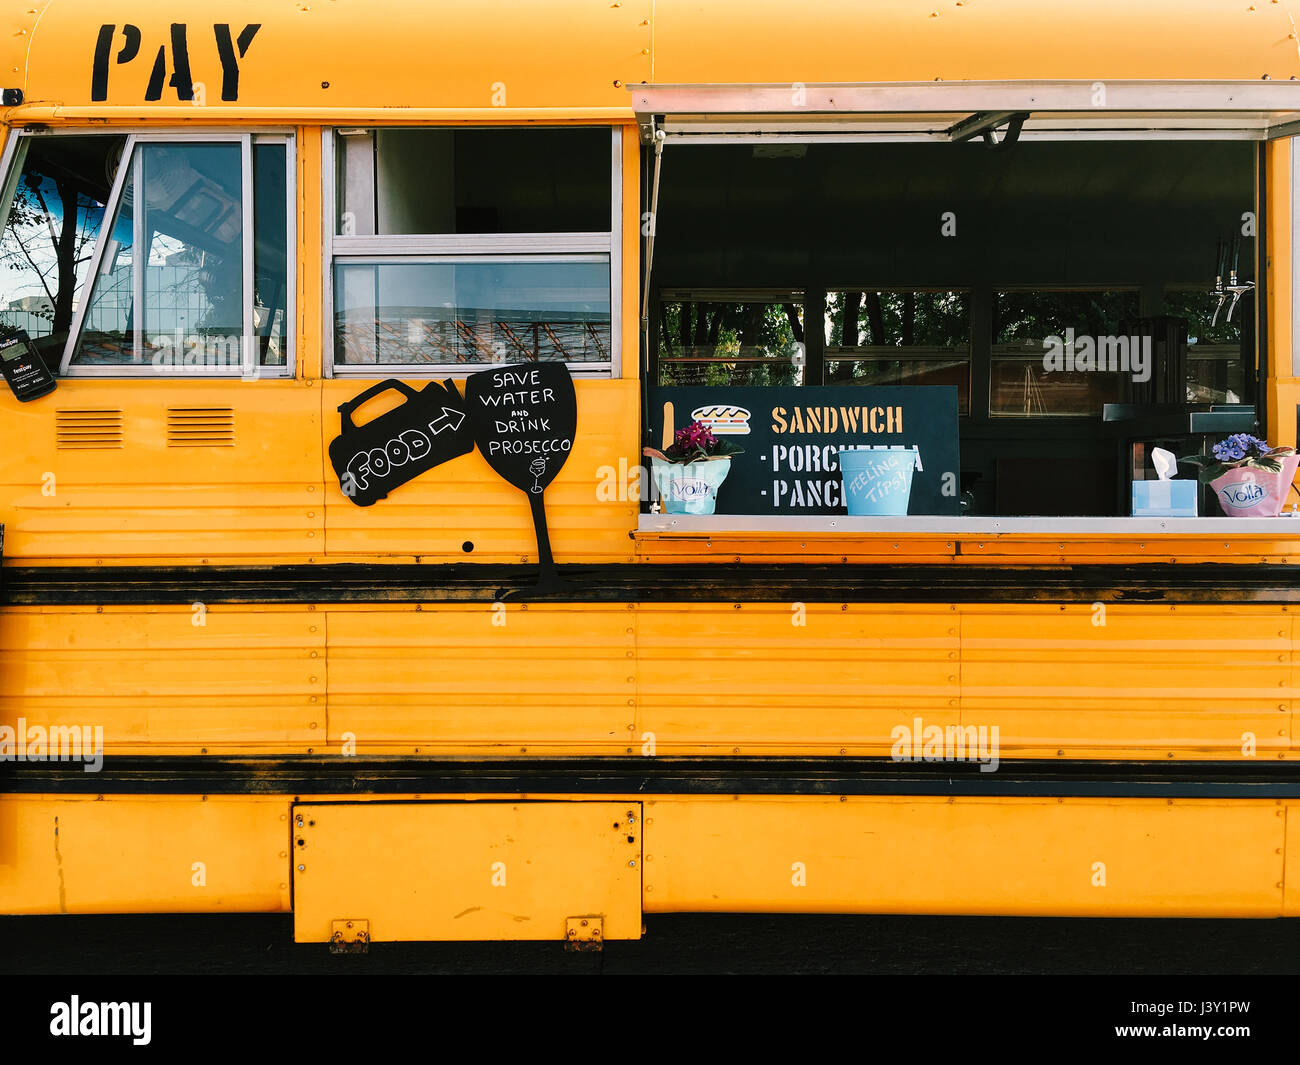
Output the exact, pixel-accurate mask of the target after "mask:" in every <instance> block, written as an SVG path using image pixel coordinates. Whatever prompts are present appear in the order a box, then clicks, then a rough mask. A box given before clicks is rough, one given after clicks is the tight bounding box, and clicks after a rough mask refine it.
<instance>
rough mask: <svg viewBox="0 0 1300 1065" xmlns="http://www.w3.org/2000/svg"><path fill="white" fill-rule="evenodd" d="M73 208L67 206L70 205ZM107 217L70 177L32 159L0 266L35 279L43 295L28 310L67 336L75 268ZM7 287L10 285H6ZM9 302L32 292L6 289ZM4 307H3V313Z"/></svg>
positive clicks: (1, 241)
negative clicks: (8, 290) (103, 217)
mask: <svg viewBox="0 0 1300 1065" xmlns="http://www.w3.org/2000/svg"><path fill="white" fill-rule="evenodd" d="M69 207H70V208H71V209H68V208H69ZM102 216H103V206H102V205H101V204H100V203H98V202H96V201H95V200H94V199H93V198H91V197H90V196H87V195H85V194H84V193H81V192H79V191H77V189H76V188H75V186H74V185H73V183H72V181H71V179H70V178H69V177H67V176H66V174H63V173H62V172H61V171H58V170H56V169H55V168H49V172H48V173H47V172H46V168H45V167H44V166H42V165H40V164H39V161H37V162H36V163H33V162H32V161H30V160H29V163H28V165H27V167H26V168H25V171H24V173H23V176H22V179H21V180H20V181H19V182H18V187H17V189H16V190H15V193H14V201H13V207H12V208H11V210H10V212H9V223H8V225H7V226H6V227H5V231H4V235H3V237H0V266H3V268H4V269H5V270H6V271H13V272H16V273H19V274H21V275H23V276H22V277H21V278H16V279H15V280H17V281H20V282H22V281H25V282H27V283H28V284H30V283H31V281H32V280H33V279H34V280H35V282H36V283H37V285H38V286H39V288H40V292H41V293H43V294H44V299H43V300H39V301H37V302H36V303H35V304H33V305H31V306H29V307H28V308H27V310H28V313H30V314H32V315H33V316H35V317H37V318H41V319H44V320H45V321H47V322H49V323H50V332H51V333H53V334H66V333H67V331H68V329H69V328H70V327H71V325H72V313H73V300H74V297H75V295H76V289H77V267H78V266H80V265H81V264H83V263H85V262H87V261H88V260H89V258H90V256H91V254H92V252H93V250H94V247H93V245H94V241H95V237H96V235H97V233H98V230H99V223H100V220H101V218H102ZM6 287H7V286H6ZM4 294H5V295H6V296H8V297H9V298H8V299H6V300H5V303H6V304H7V303H10V302H16V301H17V300H18V299H22V298H23V297H25V296H26V297H32V296H37V295H38V293H37V292H35V291H32V292H21V291H17V292H5V293H4ZM5 309H6V308H5V307H3V306H0V311H4V310H5Z"/></svg>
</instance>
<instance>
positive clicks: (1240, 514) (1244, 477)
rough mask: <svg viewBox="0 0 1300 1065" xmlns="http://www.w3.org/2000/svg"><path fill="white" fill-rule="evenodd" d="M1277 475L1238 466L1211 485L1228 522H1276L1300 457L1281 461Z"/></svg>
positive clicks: (1292, 456)
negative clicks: (1244, 519)
mask: <svg viewBox="0 0 1300 1065" xmlns="http://www.w3.org/2000/svg"><path fill="white" fill-rule="evenodd" d="M1280 461H1281V463H1282V469H1281V472H1279V473H1269V472H1268V471H1267V470H1258V469H1255V468H1253V467H1251V466H1238V467H1237V468H1236V469H1233V470H1229V471H1228V472H1227V473H1225V474H1224V475H1223V476H1222V477H1216V478H1215V479H1214V480H1212V481H1211V482H1210V487H1211V488H1213V489H1214V495H1215V498H1217V499H1218V501H1219V506H1220V507H1222V508H1223V513H1224V514H1226V515H1228V517H1230V518H1276V517H1277V516H1278V514H1280V513H1281V511H1282V506H1283V504H1285V503H1286V497H1287V493H1289V492H1290V491H1291V481H1292V479H1293V478H1294V477H1295V472H1296V467H1297V466H1298V465H1300V455H1286V456H1283V457H1282V458H1281V460H1280Z"/></svg>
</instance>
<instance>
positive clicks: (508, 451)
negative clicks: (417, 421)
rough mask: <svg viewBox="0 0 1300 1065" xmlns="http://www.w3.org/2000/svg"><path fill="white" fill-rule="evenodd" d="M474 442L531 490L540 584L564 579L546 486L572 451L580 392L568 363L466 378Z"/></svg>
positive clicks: (518, 485) (494, 463) (501, 369)
mask: <svg viewBox="0 0 1300 1065" xmlns="http://www.w3.org/2000/svg"><path fill="white" fill-rule="evenodd" d="M465 402H466V403H467V404H468V407H469V424H470V429H471V431H472V432H473V434H474V442H475V443H476V444H478V449H479V451H480V452H482V454H483V457H484V458H485V459H487V462H488V465H489V466H491V467H492V468H493V469H494V470H496V472H497V473H498V474H500V475H501V477H503V478H504V479H505V480H507V481H509V482H510V483H511V484H512V485H514V486H515V487H516V488H518V489H519V490H520V491H521V492H524V493H525V494H526V495H527V496H528V504H529V506H530V507H531V508H532V513H533V527H534V528H535V530H536V532H537V557H538V560H539V562H540V563H541V577H540V579H539V581H538V587H542V586H548V587H555V586H558V585H559V584H560V580H559V577H558V576H557V574H556V570H555V559H554V558H553V557H552V555H551V541H550V537H549V536H548V535H547V531H546V508H545V506H544V504H543V496H544V493H545V492H546V486H547V485H548V484H550V483H551V482H552V481H553V480H555V475H556V474H557V473H559V472H560V467H561V466H563V465H564V463H565V460H566V459H567V458H568V457H569V450H570V448H572V447H573V438H574V435H575V434H576V432H577V428H578V397H577V395H576V394H575V392H574V389H573V378H572V377H570V376H569V369H568V367H567V366H565V365H564V364H563V363H558V362H539V363H524V364H523V365H519V366H501V367H496V368H493V369H491V370H484V371H483V372H482V373H476V374H473V375H472V376H470V377H468V378H466V379H465Z"/></svg>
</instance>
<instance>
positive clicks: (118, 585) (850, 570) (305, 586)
mask: <svg viewBox="0 0 1300 1065" xmlns="http://www.w3.org/2000/svg"><path fill="white" fill-rule="evenodd" d="M1298 528H1300V526H1298ZM559 569H560V575H561V577H562V578H563V580H564V581H565V582H566V584H565V586H564V587H562V588H560V589H559V590H555V591H548V592H546V593H544V594H538V593H537V592H536V591H534V589H533V588H532V584H533V583H534V582H535V581H536V576H537V570H536V568H535V567H532V566H527V565H511V566H503V565H471V564H465V563H446V564H434V565H419V564H407V563H399V564H393V565H383V564H338V563H335V564H328V565H319V566H314V565H313V566H308V565H285V566H188V567H187V566H163V567H159V566H112V567H109V566H93V567H92V566H13V565H6V566H3V567H0V605H4V606H57V605H91V606H95V605H156V606H163V605H177V604H185V605H188V604H190V603H195V602H202V603H207V604H216V603H227V604H230V603H259V604H265V603H270V604H274V603H356V602H376V603H436V602H492V601H494V600H500V599H507V600H512V601H513V600H517V601H529V602H554V603H600V602H620V603H622V602H642V603H671V602H710V601H714V602H753V603H790V602H805V603H950V602H951V603H1038V602H1046V603H1095V602H1103V603H1203V604H1215V603H1260V604H1290V603H1300V572H1297V569H1296V568H1293V567H1290V566H1287V565H1279V564H1274V565H1268V564H1265V565H1258V564H1249V563H1204V564H1203V563H1192V564H1173V563H1163V564H1159V563H1155V562H1152V563H1151V564H1148V565H1144V566H1117V565H1105V564H1097V565H1092V564H1088V565H1077V566H1068V565H1067V566H1025V565H1006V566H988V565H979V566H974V565H971V566H968V565H964V564H954V563H952V562H937V563H932V564H923V565H915V564H913V565H899V564H875V565H863V564H853V565H850V564H844V565H839V566H830V565H822V564H816V565H812V564H809V565H804V564H790V565H774V564H769V563H730V562H728V563H707V564H645V565H642V564H636V563H627V564H614V565H600V566H583V565H565V566H560V567H559Z"/></svg>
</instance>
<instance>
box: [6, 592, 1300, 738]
mask: <svg viewBox="0 0 1300 1065" xmlns="http://www.w3.org/2000/svg"><path fill="white" fill-rule="evenodd" d="M196 621H201V622H202V624H201V625H197V624H195V622H196ZM1298 637H1300V632H1298V631H1297V626H1296V620H1295V616H1294V614H1293V613H1292V612H1290V611H1289V610H1288V609H1287V608H1284V607H1249V606H1242V607H1234V608H1227V607H1222V608H1220V607H1204V606H1176V607H1169V606H1152V605H1132V606H1129V605H1110V606H1106V607H1104V608H1101V607H1100V604H1098V605H1097V606H1093V605H1090V604H1077V605H1072V606H1070V607H1068V608H1062V607H1059V606H1052V605H1039V606H1035V605H1017V606H1006V607H995V606H976V605H957V604H935V605H908V606H896V605H887V604H886V605H867V604H856V603H849V604H818V603H809V604H802V603H790V604H742V605H741V606H740V607H739V608H737V607H736V605H735V604H729V603H696V604H673V605H667V604H631V605H629V604H622V603H612V604H611V603H603V604H602V603H590V604H573V605H559V604H539V603H534V604H520V603H501V604H493V603H447V604H437V605H434V604H424V605H421V606H419V607H417V606H413V605H386V606H371V605H362V604H354V605H332V606H329V607H324V606H320V607H316V608H312V607H311V606H310V605H307V606H289V607H266V606H263V607H258V606H213V607H208V608H203V607H202V606H201V605H199V606H194V607H189V608H185V607H168V608H144V607H130V608H127V607H116V608H113V607H110V608H104V609H103V611H102V612H100V611H98V610H97V609H96V608H94V607H78V608H57V607H39V608H38V607H23V608H11V609H8V610H6V611H4V612H3V613H0V671H3V674H4V676H5V677H6V681H7V683H6V686H5V688H4V690H3V691H0V724H9V725H14V724H16V723H17V721H18V719H19V718H23V719H25V720H26V722H27V723H28V725H29V726H37V725H39V726H41V727H45V728H48V727H50V726H53V725H79V726H95V725H100V726H102V727H103V729H104V743H105V749H106V750H107V751H108V753H109V755H110V756H111V755H113V754H125V753H190V754H198V753H210V754H218V753H220V754H240V753H250V754H256V753H290V752H298V753H307V752H312V753H315V754H320V753H337V754H360V755H368V754H415V753H419V754H421V755H425V756H434V755H470V756H473V755H485V754H492V755H501V754H509V755H512V756H518V757H534V756H544V755H565V754H601V755H627V756H633V757H642V756H644V755H647V754H660V755H669V754H674V755H684V754H712V755H718V754H722V755H726V754H743V755H764V754H767V755H778V754H780V755H790V754H808V755H819V756H836V755H839V754H846V755H876V756H888V755H890V754H891V753H893V749H894V744H895V740H896V739H897V736H896V734H895V730H896V729H899V728H907V729H909V730H912V731H915V730H916V728H917V725H916V721H917V720H918V719H919V720H920V721H921V726H920V727H921V728H925V727H928V726H939V727H941V728H944V729H947V728H948V727H949V726H957V725H960V726H962V727H963V728H966V727H974V728H976V729H978V728H980V727H983V728H985V729H986V730H989V731H988V735H989V736H992V735H993V732H992V730H993V729H996V730H997V742H998V744H999V750H1000V757H1001V758H1004V759H1005V758H1012V757H1041V758H1058V757H1065V758H1081V757H1104V758H1108V759H1109V758H1116V759H1152V758H1158V759H1162V760H1163V759H1167V758H1178V759H1197V758H1202V759H1204V758H1214V759H1231V760H1238V759H1244V760H1253V759H1259V758H1268V759H1278V758H1292V757H1296V756H1297V755H1298V754H1300V748H1297V745H1296V743H1295V740H1294V735H1295V727H1296V721H1295V712H1296V677H1295V655H1296V646H1297V638H1298Z"/></svg>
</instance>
